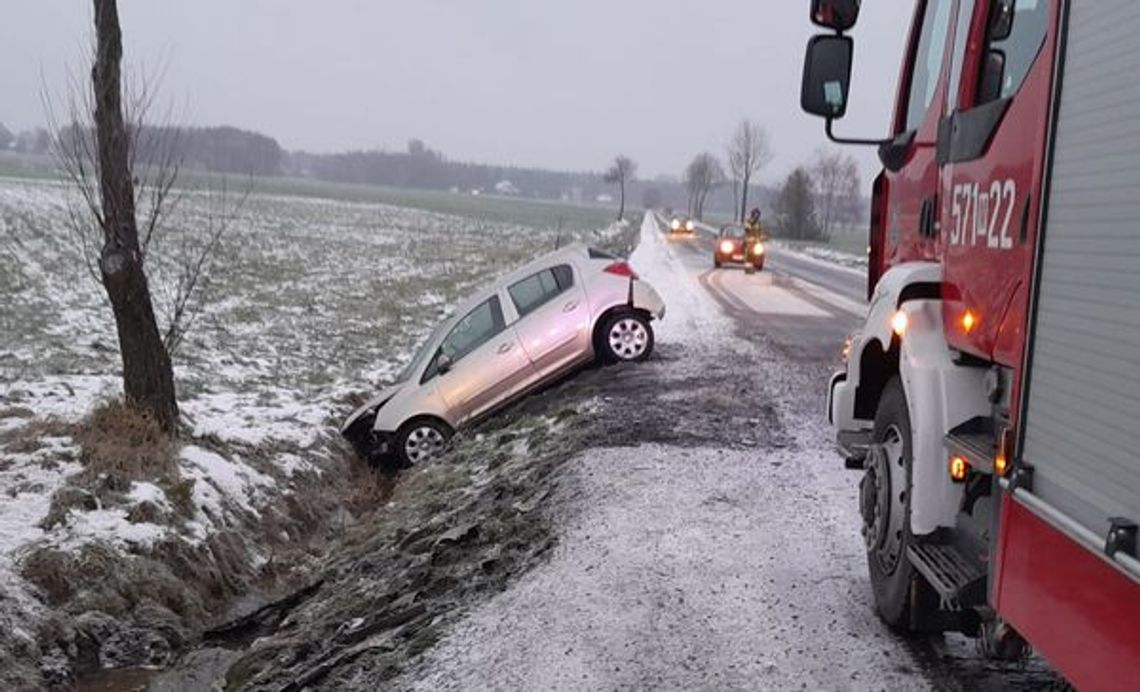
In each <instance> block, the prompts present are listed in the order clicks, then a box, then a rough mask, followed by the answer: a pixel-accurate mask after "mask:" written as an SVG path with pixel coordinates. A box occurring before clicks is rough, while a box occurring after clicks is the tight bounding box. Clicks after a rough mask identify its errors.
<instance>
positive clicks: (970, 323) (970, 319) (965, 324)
mask: <svg viewBox="0 0 1140 692" xmlns="http://www.w3.org/2000/svg"><path fill="white" fill-rule="evenodd" d="M976 326H978V316H977V315H975V314H974V311H973V310H967V311H966V312H965V313H963V315H962V329H963V331H965V332H966V333H967V334H969V333H970V332H972V331H974V327H976Z"/></svg>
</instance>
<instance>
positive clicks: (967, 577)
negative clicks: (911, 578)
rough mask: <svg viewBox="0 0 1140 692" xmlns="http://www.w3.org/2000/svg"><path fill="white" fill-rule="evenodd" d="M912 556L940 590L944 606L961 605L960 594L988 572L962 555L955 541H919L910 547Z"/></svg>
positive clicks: (908, 554) (921, 572)
mask: <svg viewBox="0 0 1140 692" xmlns="http://www.w3.org/2000/svg"><path fill="white" fill-rule="evenodd" d="M907 558H909V559H910V562H911V564H912V565H914V568H915V569H917V570H918V572H919V574H921V575H922V576H923V577H925V578H926V581H927V583H929V584H930V586H931V587H933V588H934V590H935V591H937V592H938V597H939V599H940V600H941V607H942V609H943V610H958V609H959V608H961V600H960V596H961V594H962V592H963V591H965V590H966V588H967V587H969V586H971V585H973V584H974V583H976V582H977V581H978V580H980V579H985V577H986V575H985V572H983V571H982V569H981V568H980V567H978V566H977V565H975V564H973V563H972V562H971V561H970V560H969V559H968V558H966V556H964V555H962V553H960V552H959V551H958V549H957V548H955V547H954V546H952V545H942V544H937V543H919V544H917V545H912V546H909V547H908V548H907Z"/></svg>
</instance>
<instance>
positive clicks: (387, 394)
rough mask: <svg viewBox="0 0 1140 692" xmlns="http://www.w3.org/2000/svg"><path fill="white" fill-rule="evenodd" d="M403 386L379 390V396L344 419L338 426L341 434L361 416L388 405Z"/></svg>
mask: <svg viewBox="0 0 1140 692" xmlns="http://www.w3.org/2000/svg"><path fill="white" fill-rule="evenodd" d="M405 386H406V385H404V384H395V385H392V386H391V387H387V388H385V389H382V390H380V393H379V394H377V395H376V396H374V397H372V398H371V399H369V400H368V401H366V402H365V403H364V404H363V405H361V406H360V408H358V409H356V410H355V411H353V412H352V414H351V415H350V416H349V417H348V418H346V419H345V421H344V424H343V425H341V426H340V431H341V433H343V432H344V431H345V430H348V428H349V426H351V425H352V424H353V423H355V422H356V421H357V420H359V419H360V417H361V416H363V415H365V414H367V413H373V412H375V411H376V410H377V409H379V408H380V407H381V406H383V405H384V404H386V403H388V400H389V399H391V398H392V397H394V396H396V395H397V394H399V393H400V391H401V390H403V389H404V387H405Z"/></svg>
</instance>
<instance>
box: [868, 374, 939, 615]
mask: <svg viewBox="0 0 1140 692" xmlns="http://www.w3.org/2000/svg"><path fill="white" fill-rule="evenodd" d="M911 464H912V453H911V429H910V414H909V412H908V409H907V403H906V392H904V391H903V387H902V382H901V381H900V380H899V378H898V377H895V378H894V379H892V380H891V381H890V382H889V383H887V386H886V388H885V389H884V390H883V397H882V399H880V400H879V408H878V411H877V412H876V413H875V426H874V429H873V444H872V446H871V449H870V453H869V454H868V457H867V463H866V471H865V472H864V476H863V480H862V482H861V484H860V488H859V496H860V497H859V504H860V512H861V513H862V515H863V538H864V542H865V543H866V546H867V564H868V567H869V568H870V572H871V588H872V590H873V592H874V596H875V608H876V610H878V612H879V616H880V617H882V619H883V620H884V621H885V622H886V623H887V624H888V625H889V626H891V627H892V628H893V629H895V630H897V631H900V632H911V631H912V630H913V627H912V623H920V622H922V621H924V620H925V619H926V616H927V615H928V614H929V613H927V612H926V611H927V610H928V609H930V608H931V604H930V598H929V592H930V588H929V587H928V586H927V585H926V583H925V582H924V580H923V579H922V577H921V576H920V575H919V574H918V573H917V572H916V571H915V569H914V566H913V565H912V564H911V563H910V561H909V560H908V559H907V556H906V549H907V546H908V545H910V544H911V543H912V542H913V541H914V536H912V535H911V532H910V487H911ZM936 607H937V606H936V605H935V608H936Z"/></svg>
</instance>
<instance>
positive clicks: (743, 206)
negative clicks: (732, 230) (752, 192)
mask: <svg viewBox="0 0 1140 692" xmlns="http://www.w3.org/2000/svg"><path fill="white" fill-rule="evenodd" d="M750 182H752V174H751V173H749V172H745V173H744V185H742V186H741V189H740V222H741V223H744V220H745V219H747V218H748V184H749V183H750Z"/></svg>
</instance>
